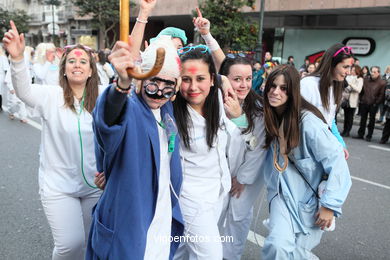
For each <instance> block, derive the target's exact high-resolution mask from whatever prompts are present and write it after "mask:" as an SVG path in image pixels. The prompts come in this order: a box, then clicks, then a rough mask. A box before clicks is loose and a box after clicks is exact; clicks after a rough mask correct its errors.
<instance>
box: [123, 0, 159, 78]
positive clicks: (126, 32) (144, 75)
mask: <svg viewBox="0 0 390 260" xmlns="http://www.w3.org/2000/svg"><path fill="white" fill-rule="evenodd" d="M119 11H120V21H119V26H120V40H121V41H123V42H126V43H127V42H128V37H129V21H130V5H129V0H120V5H119ZM164 59H165V50H164V49H163V48H158V49H157V50H156V61H155V62H154V66H153V68H152V69H151V70H150V71H148V72H146V73H139V72H137V71H136V70H134V69H130V68H129V69H127V73H128V74H129V76H130V77H132V78H135V79H141V80H142V79H146V78H150V77H152V76H154V75H157V74H158V73H159V72H160V70H161V68H162V66H163V64H164Z"/></svg>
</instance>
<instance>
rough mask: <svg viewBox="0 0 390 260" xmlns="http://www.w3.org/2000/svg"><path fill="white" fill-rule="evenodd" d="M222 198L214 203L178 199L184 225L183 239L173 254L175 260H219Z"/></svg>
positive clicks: (220, 255) (220, 256)
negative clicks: (219, 224)
mask: <svg viewBox="0 0 390 260" xmlns="http://www.w3.org/2000/svg"><path fill="white" fill-rule="evenodd" d="M223 198H224V196H223V195H221V196H220V198H219V199H218V201H216V202H214V203H208V202H204V201H203V202H200V203H197V202H194V201H192V200H190V199H187V198H184V197H180V207H181V211H182V214H183V219H184V223H185V229H184V238H183V239H185V242H183V241H182V243H180V246H179V248H178V250H177V251H176V253H175V257H174V259H175V260H182V259H189V260H210V259H213V260H220V259H222V243H221V240H220V234H219V230H218V220H219V217H220V215H221V211H222V206H223Z"/></svg>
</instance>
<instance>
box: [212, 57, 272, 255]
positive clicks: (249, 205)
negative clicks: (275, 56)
mask: <svg viewBox="0 0 390 260" xmlns="http://www.w3.org/2000/svg"><path fill="white" fill-rule="evenodd" d="M219 72H220V74H221V75H225V76H227V78H228V80H229V82H230V84H231V85H232V88H233V90H234V91H235V93H236V94H237V99H238V101H239V104H240V106H241V108H242V114H240V115H239V116H238V117H236V118H230V119H231V121H233V122H234V123H235V124H236V125H237V127H239V128H240V130H241V136H242V138H243V139H244V141H245V143H244V145H245V149H243V150H244V151H243V153H242V154H241V156H240V158H239V166H238V169H237V171H232V188H231V191H230V194H229V196H228V197H227V202H226V203H225V205H226V207H227V209H226V215H225V216H226V219H222V220H221V225H220V230H221V233H222V234H223V235H224V236H232V237H233V241H231V242H229V243H223V258H224V259H228V260H230V259H237V260H239V259H240V258H241V255H242V253H243V251H244V247H245V243H246V240H247V236H248V232H249V228H250V224H251V221H252V216H253V204H254V203H255V201H256V199H257V198H258V196H259V195H260V194H261V193H262V189H263V186H264V180H263V173H262V172H261V166H262V164H263V161H264V157H265V150H264V149H263V146H264V137H265V132H264V118H263V101H262V98H261V97H260V96H259V95H257V94H256V93H255V91H254V90H252V89H251V88H252V66H251V62H250V61H249V60H248V59H246V58H245V57H241V56H239V55H232V54H228V56H227V57H226V58H225V60H224V61H223V62H222V65H221V69H220V71H219ZM226 109H227V110H226V114H227V115H228V116H229V115H230V114H231V112H230V107H228V106H227V107H226ZM224 210H225V209H224Z"/></svg>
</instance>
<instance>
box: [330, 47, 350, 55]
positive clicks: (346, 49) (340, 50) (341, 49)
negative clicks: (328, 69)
mask: <svg viewBox="0 0 390 260" xmlns="http://www.w3.org/2000/svg"><path fill="white" fill-rule="evenodd" d="M340 52H344V53H345V54H347V55H350V54H352V48H351V47H349V46H344V47H341V48H340V49H339V50H338V51H336V53H335V54H334V55H333V58H334V57H336V56H337V55H338V54H339V53H340Z"/></svg>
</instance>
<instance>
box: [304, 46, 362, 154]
mask: <svg viewBox="0 0 390 260" xmlns="http://www.w3.org/2000/svg"><path fill="white" fill-rule="evenodd" d="M353 63H354V58H353V54H352V49H351V47H348V46H345V45H343V44H341V43H336V44H334V45H333V46H331V47H330V48H329V49H328V50H326V52H325V53H324V55H323V56H322V60H321V63H320V64H319V66H318V67H317V68H316V70H315V71H314V72H313V73H312V74H311V75H309V76H307V77H304V78H303V79H302V80H301V95H302V96H303V97H304V98H305V99H306V100H307V101H308V102H310V103H311V104H313V105H314V106H315V107H317V108H318V109H319V110H320V111H321V113H322V114H323V116H324V118H325V120H326V122H327V124H328V126H329V128H330V129H331V130H332V133H333V134H334V135H335V136H336V138H337V139H338V140H339V142H340V143H341V144H342V145H343V146H344V153H345V158H346V159H348V157H349V153H348V150H347V149H346V145H345V143H344V140H343V138H342V137H341V136H340V133H339V131H338V129H337V125H336V121H335V115H336V110H337V108H338V107H339V106H340V104H341V99H342V93H343V89H344V80H345V78H346V76H347V75H349V74H350V73H351V68H352V65H353Z"/></svg>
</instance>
